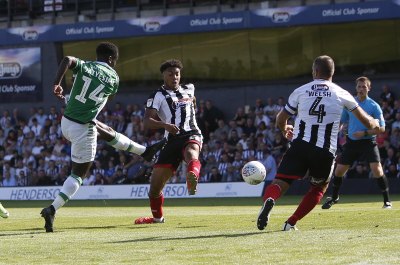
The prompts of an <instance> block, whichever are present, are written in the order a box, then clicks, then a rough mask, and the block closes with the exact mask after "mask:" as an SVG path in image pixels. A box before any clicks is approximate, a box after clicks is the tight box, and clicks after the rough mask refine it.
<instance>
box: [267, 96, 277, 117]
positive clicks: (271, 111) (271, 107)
mask: <svg viewBox="0 0 400 265" xmlns="http://www.w3.org/2000/svg"><path fill="white" fill-rule="evenodd" d="M278 109H279V107H278V105H276V104H275V102H274V99H273V98H271V97H269V98H267V105H266V106H265V107H264V113H265V115H267V116H268V118H269V119H270V120H271V121H275V117H276V114H278Z"/></svg>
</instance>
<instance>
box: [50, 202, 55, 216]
mask: <svg viewBox="0 0 400 265" xmlns="http://www.w3.org/2000/svg"><path fill="white" fill-rule="evenodd" d="M50 209H51V213H52V214H55V213H56V208H54V206H53V204H51V205H50Z"/></svg>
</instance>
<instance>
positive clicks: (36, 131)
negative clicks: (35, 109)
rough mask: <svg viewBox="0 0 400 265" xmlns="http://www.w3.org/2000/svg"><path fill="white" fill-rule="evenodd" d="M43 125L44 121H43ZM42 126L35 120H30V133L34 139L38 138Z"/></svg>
mask: <svg viewBox="0 0 400 265" xmlns="http://www.w3.org/2000/svg"><path fill="white" fill-rule="evenodd" d="M43 124H44V121H43ZM42 128H43V126H42V125H40V123H39V122H38V120H37V118H33V119H32V126H31V131H32V132H33V133H34V135H35V137H39V136H40V132H41V130H42Z"/></svg>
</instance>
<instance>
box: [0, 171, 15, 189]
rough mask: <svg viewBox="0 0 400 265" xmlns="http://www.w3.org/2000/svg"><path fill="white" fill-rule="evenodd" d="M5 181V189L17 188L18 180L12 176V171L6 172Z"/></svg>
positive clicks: (3, 182)
mask: <svg viewBox="0 0 400 265" xmlns="http://www.w3.org/2000/svg"><path fill="white" fill-rule="evenodd" d="M3 176H4V177H3V181H2V185H3V187H15V186H17V179H16V178H15V176H14V175H12V174H11V172H10V171H5V172H4V174H3Z"/></svg>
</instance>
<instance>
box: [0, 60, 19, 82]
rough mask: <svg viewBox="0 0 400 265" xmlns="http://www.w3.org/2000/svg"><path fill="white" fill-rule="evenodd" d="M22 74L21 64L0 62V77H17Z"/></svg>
mask: <svg viewBox="0 0 400 265" xmlns="http://www.w3.org/2000/svg"><path fill="white" fill-rule="evenodd" d="M21 74H22V66H21V65H20V64H19V63H15V62H12V63H0V79H13V78H18V77H19V76H20V75H21Z"/></svg>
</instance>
